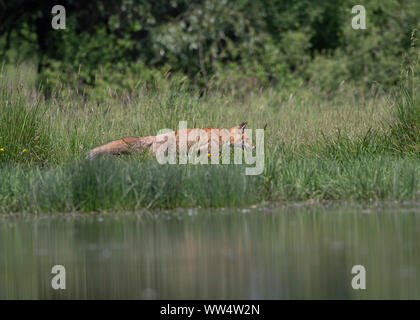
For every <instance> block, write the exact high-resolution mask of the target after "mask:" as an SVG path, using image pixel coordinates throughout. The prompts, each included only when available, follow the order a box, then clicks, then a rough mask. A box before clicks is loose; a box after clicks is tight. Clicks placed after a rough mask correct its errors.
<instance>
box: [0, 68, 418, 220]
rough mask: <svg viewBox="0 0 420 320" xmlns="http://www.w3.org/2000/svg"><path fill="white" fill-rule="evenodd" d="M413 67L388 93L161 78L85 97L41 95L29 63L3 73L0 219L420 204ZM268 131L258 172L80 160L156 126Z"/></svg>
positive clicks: (136, 159) (59, 92)
mask: <svg viewBox="0 0 420 320" xmlns="http://www.w3.org/2000/svg"><path fill="white" fill-rule="evenodd" d="M413 70H415V68H408V69H407V71H405V72H402V77H403V80H402V81H401V85H399V86H396V87H395V89H394V90H392V91H384V90H381V88H380V86H376V87H372V88H371V89H369V90H367V89H366V88H359V87H357V86H355V85H354V84H346V83H341V84H340V85H339V87H338V89H337V90H335V91H326V90H321V89H318V88H316V87H311V86H310V85H309V84H306V85H302V86H299V87H297V88H296V89H295V90H292V91H291V90H290V89H287V90H286V89H284V90H282V89H273V88H254V89H253V90H250V89H249V88H245V87H244V88H241V87H235V86H231V87H229V88H220V87H214V88H212V87H210V88H207V89H206V90H199V89H197V88H194V87H193V88H192V87H191V86H190V85H189V83H188V81H187V80H186V78H181V77H176V76H174V77H171V76H170V75H167V76H166V77H165V78H164V79H163V80H162V81H156V82H155V83H153V84H152V85H150V84H149V83H145V82H144V83H142V82H141V81H139V82H138V83H137V85H136V86H135V87H134V88H133V89H132V90H131V91H122V92H117V91H113V90H111V89H110V90H109V92H108V97H106V98H94V97H92V96H90V95H89V92H85V91H83V92H80V91H79V90H78V89H77V88H70V87H67V86H66V85H65V84H62V85H60V86H58V87H57V88H56V89H55V90H52V91H51V92H49V93H48V94H44V93H45V92H44V91H43V90H42V87H40V85H39V84H38V82H37V80H36V71H35V69H34V67H32V66H31V65H20V66H17V67H11V66H3V67H2V69H1V75H0V211H1V212H63V211H67V212H69V211H80V212H84V211H107V210H110V211H115V210H136V209H140V208H176V207H226V206H248V205H255V204H261V203H263V202H268V201H309V202H313V201H315V202H322V201H329V200H362V201H377V200H392V201H394V200H395V201H405V200H409V201H418V200H420V162H419V146H420V144H419V142H420V140H419V139H420V100H419V90H418V86H419V81H418V78H417V75H416V74H415V73H414V71H413ZM182 120H185V121H187V122H188V126H189V127H206V126H215V127H232V126H234V125H238V124H239V123H241V122H243V121H247V122H248V127H249V128H252V129H258V128H264V127H265V128H266V129H265V167H264V173H263V174H261V175H259V176H245V175H244V168H243V167H242V165H233V164H232V165H216V166H215V165H191V164H188V165H164V166H162V165H159V164H158V163H157V162H156V161H155V160H153V159H148V158H147V157H144V156H142V155H134V156H129V157H117V158H107V157H104V158H99V159H94V160H93V161H89V160H85V156H86V154H87V152H88V150H89V149H91V148H93V147H94V146H97V145H100V144H102V143H105V142H107V141H110V140H113V139H117V138H121V137H124V136H128V135H135V136H144V135H155V134H156V132H157V131H158V130H161V129H163V128H171V129H177V127H178V122H179V121H182Z"/></svg>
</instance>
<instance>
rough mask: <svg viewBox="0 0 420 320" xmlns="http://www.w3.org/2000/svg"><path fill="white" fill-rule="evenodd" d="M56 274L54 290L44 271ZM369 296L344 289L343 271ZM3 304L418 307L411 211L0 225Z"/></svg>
mask: <svg viewBox="0 0 420 320" xmlns="http://www.w3.org/2000/svg"><path fill="white" fill-rule="evenodd" d="M55 265H62V266H63V267H64V268H65V287H66V288H65V290H60V289H59V290H54V289H53V288H52V285H51V282H52V279H53V277H54V276H55V274H53V273H52V272H51V271H52V267H53V266H55ZM355 265H361V266H363V267H364V269H365V274H366V276H365V279H366V289H365V290H361V289H358V290H357V289H353V287H352V279H353V277H355V276H356V274H352V268H353V266H355ZM0 298H1V299H312V298H315V299H384V298H396V299H399V298H408V299H419V298H420V209H419V208H418V206H417V205H415V204H411V205H410V204H407V205H404V206H403V205H398V206H397V205H392V204H379V205H378V204H376V205H362V204H333V205H330V206H326V205H304V204H299V203H296V204H281V205H275V204H270V205H267V206H259V207H250V208H234V209H229V208H224V209H177V210H173V211H150V212H148V211H144V212H130V213H84V214H79V213H57V214H29V213H27V214H7V215H2V216H0Z"/></svg>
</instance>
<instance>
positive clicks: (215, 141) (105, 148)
mask: <svg viewBox="0 0 420 320" xmlns="http://www.w3.org/2000/svg"><path fill="white" fill-rule="evenodd" d="M246 125H247V123H246V122H243V123H241V124H240V125H238V126H234V127H232V128H229V129H221V128H212V127H209V128H201V129H198V128H195V129H180V130H175V131H171V132H167V133H164V134H159V135H156V136H147V137H131V136H130V137H125V138H122V139H118V140H114V141H111V142H108V143H106V144H104V145H101V146H99V147H96V148H93V149H92V150H90V151H89V155H88V157H87V158H88V159H93V158H94V157H96V156H98V155H100V154H110V155H122V154H131V153H133V152H139V153H143V152H145V151H147V150H149V151H150V152H151V154H152V155H156V153H157V151H158V150H159V147H160V146H162V144H163V143H168V142H170V141H173V143H175V144H176V146H173V147H174V148H176V152H177V153H179V151H180V145H181V143H180V141H181V142H182V139H186V141H185V145H186V149H187V150H186V151H187V152H188V151H189V150H190V148H191V147H192V146H193V145H195V146H196V147H198V149H199V150H208V151H207V152H211V150H212V146H213V148H215V146H217V148H219V146H220V147H223V146H224V145H230V146H238V147H242V148H248V149H255V145H254V144H253V143H252V140H251V139H250V138H249V137H248V135H247V134H246V133H245V131H244V129H245V127H246ZM171 135H172V136H174V137H175V139H173V140H171V139H169V137H170V136H171ZM203 135H204V137H205V139H201V137H202V136H203ZM199 137H200V140H199V139H198V138H199Z"/></svg>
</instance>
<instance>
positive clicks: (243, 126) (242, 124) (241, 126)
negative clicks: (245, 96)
mask: <svg viewBox="0 0 420 320" xmlns="http://www.w3.org/2000/svg"><path fill="white" fill-rule="evenodd" d="M247 124H248V122H242V123H241V124H240V125H239V129H242V130H243V129H245V127H246V125H247Z"/></svg>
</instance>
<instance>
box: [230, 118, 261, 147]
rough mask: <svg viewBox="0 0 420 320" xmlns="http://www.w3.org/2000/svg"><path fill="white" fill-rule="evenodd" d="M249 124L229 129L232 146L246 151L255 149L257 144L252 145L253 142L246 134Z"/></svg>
mask: <svg viewBox="0 0 420 320" xmlns="http://www.w3.org/2000/svg"><path fill="white" fill-rule="evenodd" d="M247 124H248V123H247V122H242V123H241V124H240V125H238V126H235V127H232V128H230V129H229V131H230V140H231V141H230V142H231V145H232V146H235V147H241V148H245V149H255V144H253V143H252V140H251V139H250V138H249V137H248V135H247V134H246V133H245V127H246V125H247Z"/></svg>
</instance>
